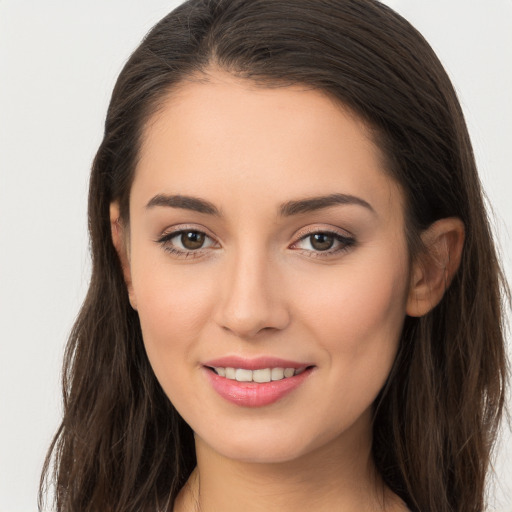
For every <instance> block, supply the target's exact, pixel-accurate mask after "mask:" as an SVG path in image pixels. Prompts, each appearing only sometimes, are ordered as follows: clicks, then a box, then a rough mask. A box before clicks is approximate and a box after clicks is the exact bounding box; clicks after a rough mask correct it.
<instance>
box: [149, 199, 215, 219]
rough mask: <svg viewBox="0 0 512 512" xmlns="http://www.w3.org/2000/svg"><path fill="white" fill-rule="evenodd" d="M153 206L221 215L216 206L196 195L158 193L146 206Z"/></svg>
mask: <svg viewBox="0 0 512 512" xmlns="http://www.w3.org/2000/svg"><path fill="white" fill-rule="evenodd" d="M155 206H167V207H170V208H183V209H184V210H192V211H195V212H199V213H206V214H207V215H215V216H217V217H220V216H221V213H220V211H219V210H218V208H217V207H216V206H215V205H214V204H213V203H210V202H209V201H205V200H204V199H199V198H198V197H192V196H182V195H170V196H169V195H165V194H158V195H156V196H155V197H153V198H152V199H151V200H150V201H149V202H148V204H147V205H146V208H147V209H149V208H153V207H155Z"/></svg>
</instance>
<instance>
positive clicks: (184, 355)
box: [111, 70, 463, 512]
mask: <svg viewBox="0 0 512 512" xmlns="http://www.w3.org/2000/svg"><path fill="white" fill-rule="evenodd" d="M333 197H335V198H336V199H335V200H333ZM183 198H185V200H184V199H183ZM319 198H320V199H319ZM315 201H316V202H315ZM315 205H316V206H315ZM402 205H403V197H402V192H401V190H400V187H399V186H398V185H397V183H396V182H394V181H393V180H392V178H390V177H389V175H388V174H387V173H386V172H385V170H384V169H383V159H382V155H381V154H380V151H379V148H377V146H376V145H375V144H374V142H373V141H372V139H371V135H370V132H369V130H368V129H367V127H366V126H365V125H364V123H363V122H362V121H361V120H359V119H358V118H357V117H356V116H354V115H353V114H352V113H351V112H349V111H348V110H346V109H344V108H342V107H341V106H340V105H339V104H336V103H335V102H334V101H332V100H331V99H330V98H328V97H326V96H325V95H324V94H322V93H321V92H318V91H311V90H305V89H304V88H301V87H298V86H297V87H286V88H278V89H266V88H261V87H256V86H255V85H254V84H251V83H249V82H245V81H242V80H239V79H236V78H234V77H232V76H231V75H229V74H227V73H225V72H222V71H218V70H211V72H210V73H209V74H208V76H207V80H202V81H188V82H184V83H183V84H181V86H180V87H178V88H177V90H175V91H173V92H172V93H171V94H170V96H169V98H168V100H167V102H166V103H165V104H164V105H163V106H162V108H161V109H160V110H159V111H158V112H157V113H156V114H155V116H154V117H153V118H152V119H151V120H150V122H149V123H148V124H147V126H146V130H145V134H144V139H143V144H142V149H141V154H140V160H139V164H138V166H137V169H136V174H135V179H134V183H133V186H132V190H131V196H130V225H129V227H128V226H122V225H121V226H119V224H118V223H117V221H118V219H119V208H118V205H117V204H116V203H113V204H112V205H111V220H112V226H113V231H112V232H113V237H114V243H115V245H116V248H117V249H118V252H119V255H120V258H121V261H122V264H123V269H124V273H125V280H126V284H127V287H128V291H129V296H130V301H131V304H132V306H133V307H134V309H136V310H137V311H138V314H139V318H140V321H141V328H142V333H143V337H144V343H145V347H146V351H147V354H148V357H149V360H150V362H151V365H152V367H153V370H154V372H155V375H156V377H157V379H158V380H159V382H160V384H161V385H162V388H163V389H164V391H165V392H166V394H167V395H168V397H169V399H170V400H171V401H172V403H173V404H174V406H175V407H176V408H177V410H178V411H179V413H180V414H181V415H182V417H183V418H184V419H185V421H186V422H187V423H188V424H189V425H190V426H191V428H192V429H193V430H194V432H195V436H196V453H197V468H196V470H195V471H194V473H193V474H192V476H191V478H190V479H189V481H188V482H187V484H186V486H185V487H184V488H183V490H182V492H181V494H180V495H179V497H178V500H177V502H176V504H175V508H174V510H175V512H196V511H201V512H217V511H222V512H231V511H235V510H236V511H237V512H238V511H239V510H244V512H258V511H263V510H264V511H265V512H274V511H275V512H278V511H279V512H288V511H292V510H293V511H294V512H296V511H311V510H315V511H316V512H324V511H325V512H332V511H333V510H336V511H338V510H339V511H343V512H351V511H358V512H361V511H368V512H370V511H387V512H395V511H403V510H406V508H405V506H404V504H403V503H402V502H401V500H400V499H399V498H398V497H397V496H395V495H394V494H393V493H392V492H391V491H390V490H389V489H387V488H386V487H385V485H384V484H383V483H382V481H381V479H380V477H379V475H378V473H377V471H376V469H375V467H374V463H373V460H372V456H371V445H372V429H371V416H372V407H373V403H374V400H375V398H376V397H377V395H378V393H379V391H380V390H381V389H382V386H383V385H384V383H385V381H386V378H387V376H388V375H389V372H390V369H391V367H392V364H393V361H394V359H395V355H396V351H397V347H398V340H399V337H400V332H401V329H402V325H403V321H404V319H405V316H406V315H415V316H420V315H422V314H425V313H426V312H428V311H429V310H430V309H431V308H432V307H433V306H434V305H435V304H437V302H438V301H439V300H440V298H441V297H442V294H443V293H444V288H445V286H446V284H447V282H449V280H450V278H451V276H452V275H453V273H454V272H455V269H456V267H457V265H458V257H459V255H460V249H461V247H462V240H463V228H462V226H461V223H460V222H458V221H457V220H456V219H443V220H442V221H439V222H438V223H436V224H435V225H434V226H433V227H432V228H431V229H429V231H428V232H427V233H425V237H424V241H425V243H426V244H427V248H428V249H429V250H431V254H432V258H430V259H427V260H424V261H422V264H419V263H418V264H416V263H415V264H413V267H412V268H410V267H409V257H408V248H407V244H406V238H405V225H404V211H403V206H402ZM119 227H120V229H119ZM190 240H191V241H192V243H190ZM184 244H186V246H185V245H184ZM223 357H238V358H243V359H244V360H254V358H258V357H269V358H272V357H273V358H282V359H286V360H293V361H297V362H299V363H301V364H302V363H304V364H306V362H307V365H308V368H309V369H310V370H308V371H309V373H308V374H307V377H306V378H305V379H304V380H303V382H302V383H301V384H300V386H298V387H297V388H296V389H294V390H293V391H292V392H291V393H290V394H288V395H286V396H284V397H283V398H281V399H278V400H277V401H274V402H272V403H271V404H268V405H264V406H251V405H248V404H240V403H237V402H236V401H235V402H234V401H233V400H231V399H229V397H228V399H226V397H225V396H221V395H219V393H218V392H217V391H216V390H215V389H214V387H212V385H211V379H212V372H214V370H213V369H212V368H210V367H208V365H207V364H206V363H207V362H209V361H210V360H213V359H215V358H223ZM215 371H216V370H215Z"/></svg>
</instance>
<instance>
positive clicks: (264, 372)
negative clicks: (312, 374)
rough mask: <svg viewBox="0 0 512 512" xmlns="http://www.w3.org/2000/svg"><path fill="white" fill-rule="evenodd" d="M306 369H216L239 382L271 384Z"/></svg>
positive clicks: (220, 373) (223, 375)
mask: <svg viewBox="0 0 512 512" xmlns="http://www.w3.org/2000/svg"><path fill="white" fill-rule="evenodd" d="M305 369H306V368H298V369H295V368H261V369H258V370H246V369H245V368H222V367H215V368H214V370H215V373H217V375H219V376H220V377H225V378H226V379H230V380H237V381H238V382H259V383H263V382H271V381H275V380H281V379H285V378H288V377H293V376H294V375H299V374H301V373H302V372H303V371H304V370H305Z"/></svg>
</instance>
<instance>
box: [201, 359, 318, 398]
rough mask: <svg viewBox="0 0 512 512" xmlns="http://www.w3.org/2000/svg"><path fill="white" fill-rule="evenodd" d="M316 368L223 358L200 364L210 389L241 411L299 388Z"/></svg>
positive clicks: (293, 363)
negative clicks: (239, 407) (240, 408)
mask: <svg viewBox="0 0 512 512" xmlns="http://www.w3.org/2000/svg"><path fill="white" fill-rule="evenodd" d="M315 369H316V365H313V364H309V363H299V362H295V361H286V360H284V359H279V358H274V357H259V358H256V359H243V358H240V357H236V356H234V357H223V358H221V359H216V360H214V361H208V362H206V363H205V364H203V371H204V372H205V376H206V377H207V381H208V382H209V383H210V385H211V386H212V388H213V389H214V390H215V391H216V392H217V393H218V394H219V395H220V396H221V397H222V398H224V399H225V400H227V401H229V402H231V403H232V404H235V405H237V406H242V407H262V406H267V405H271V404H273V403H275V402H278V401H280V400H281V399H283V398H284V397H285V396H287V395H289V394H292V393H293V392H295V390H297V389H299V388H301V387H302V385H303V383H304V382H305V381H306V380H309V378H310V376H311V375H312V374H313V373H314V370H315Z"/></svg>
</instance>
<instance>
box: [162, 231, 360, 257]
mask: <svg viewBox="0 0 512 512" xmlns="http://www.w3.org/2000/svg"><path fill="white" fill-rule="evenodd" d="M185 233H196V234H198V235H204V236H205V239H206V240H210V241H211V242H212V245H211V246H213V245H215V243H216V242H215V240H214V239H213V238H212V237H211V236H209V235H207V234H206V233H205V232H204V231H201V230H200V229H194V228H185V229H183V228H181V229H178V230H176V231H171V232H170V233H164V234H163V235H162V236H161V237H160V238H158V239H157V240H156V242H157V243H158V244H160V245H161V246H162V247H163V249H164V250H165V251H166V252H168V253H170V254H172V255H174V256H176V257H178V258H187V259H193V258H199V257H201V256H203V255H204V253H205V251H206V250H207V249H209V248H210V247H211V246H208V247H200V248H198V249H195V250H194V249H180V248H178V247H176V246H174V245H170V242H171V240H173V239H174V238H177V237H180V236H182V235H183V234H185ZM314 235H326V236H328V237H332V238H333V239H334V242H333V244H337V245H338V247H337V248H335V249H332V248H329V249H327V250H325V251H321V250H314V249H300V248H297V247H296V246H297V245H298V244H299V243H300V242H303V241H305V240H307V239H308V238H309V239H311V237H312V236H314ZM310 244H311V241H310ZM355 244H356V240H355V238H353V237H351V236H346V235H341V234H340V233H338V232H336V231H330V230H325V229H324V230H322V229H312V230H310V231H308V232H306V233H303V234H302V235H301V236H300V238H299V239H298V240H297V241H296V242H294V243H293V244H292V245H291V246H290V248H292V249H293V250H297V251H300V252H301V253H302V254H305V255H306V256H308V257H311V258H328V257H329V256H334V255H337V254H340V253H343V252H346V251H348V250H349V249H350V248H351V247H353V246H354V245H355Z"/></svg>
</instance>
